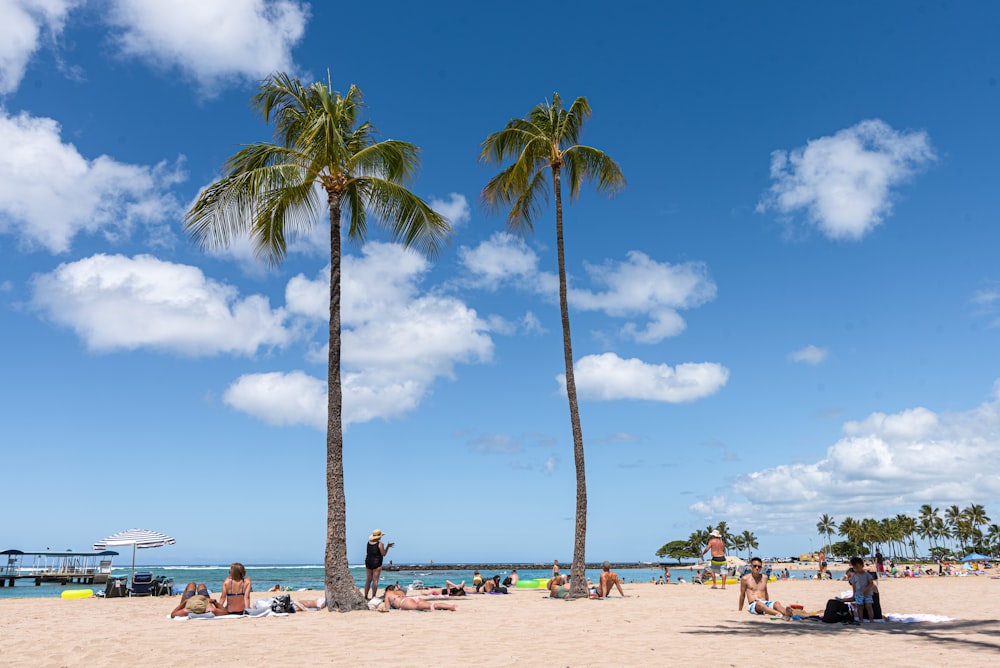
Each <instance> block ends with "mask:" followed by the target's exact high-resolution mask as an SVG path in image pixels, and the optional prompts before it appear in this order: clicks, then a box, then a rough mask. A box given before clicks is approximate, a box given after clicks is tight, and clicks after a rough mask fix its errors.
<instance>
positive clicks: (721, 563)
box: [709, 557, 726, 573]
mask: <svg viewBox="0 0 1000 668" xmlns="http://www.w3.org/2000/svg"><path fill="white" fill-rule="evenodd" d="M725 567H726V558H725V557H721V558H716V557H712V561H711V563H710V564H709V570H711V571H712V572H713V573H721V572H722V569H723V568H725Z"/></svg>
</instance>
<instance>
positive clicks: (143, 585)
mask: <svg viewBox="0 0 1000 668" xmlns="http://www.w3.org/2000/svg"><path fill="white" fill-rule="evenodd" d="M131 595H132V596H152V595H153V574H152V573H147V572H143V573H136V574H135V575H133V576H132V592H131Z"/></svg>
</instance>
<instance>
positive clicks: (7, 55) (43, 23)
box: [0, 0, 83, 95]
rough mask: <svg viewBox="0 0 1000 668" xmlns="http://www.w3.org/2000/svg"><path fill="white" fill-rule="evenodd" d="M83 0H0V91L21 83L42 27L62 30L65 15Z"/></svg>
mask: <svg viewBox="0 0 1000 668" xmlns="http://www.w3.org/2000/svg"><path fill="white" fill-rule="evenodd" d="M82 1H83V0H5V1H4V2H0V95H6V94H7V93H13V92H14V91H16V90H17V88H18V86H19V85H20V84H21V79H23V78H24V72H25V70H26V69H27V67H28V61H29V60H30V59H31V56H32V55H33V54H34V53H35V51H37V50H38V45H39V40H40V37H41V34H42V30H43V29H44V30H47V31H48V33H49V34H50V35H51V36H52V37H56V36H57V35H59V33H61V32H62V29H63V26H64V25H65V24H66V16H67V15H68V14H69V12H70V10H71V9H73V8H74V7H75V6H77V5H79V4H81V3H82Z"/></svg>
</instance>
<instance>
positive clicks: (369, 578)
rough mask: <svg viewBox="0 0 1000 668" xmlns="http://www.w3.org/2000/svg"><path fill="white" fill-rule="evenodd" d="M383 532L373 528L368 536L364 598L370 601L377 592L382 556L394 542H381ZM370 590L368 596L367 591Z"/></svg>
mask: <svg viewBox="0 0 1000 668" xmlns="http://www.w3.org/2000/svg"><path fill="white" fill-rule="evenodd" d="M384 535H385V534H384V533H382V531H381V530H379V529H375V531H372V535H370V536H368V546H367V552H366V553H365V600H366V601H370V600H371V599H372V597H374V596H375V594H377V593H378V580H379V578H380V577H381V576H382V558H383V557H384V556H385V553H386V552H388V551H389V548H390V547H392V546H393V545H395V543H389V544H388V545H386V544H384V543H383V542H382V536H384ZM369 590H371V595H370V596H369V594H368V591H369Z"/></svg>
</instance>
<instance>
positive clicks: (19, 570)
mask: <svg viewBox="0 0 1000 668" xmlns="http://www.w3.org/2000/svg"><path fill="white" fill-rule="evenodd" d="M116 556H118V553H117V552H113V551H111V550H104V551H103V552H49V551H46V552H22V551H21V550H4V551H3V552H0V587H13V586H14V585H15V584H16V583H17V581H18V580H34V582H35V586H36V587H39V586H41V585H42V583H43V582H58V583H59V584H63V585H67V584H88V585H101V584H105V583H107V581H108V577H109V576H110V575H111V562H112V558H113V557H116ZM4 557H6V560H5V559H4Z"/></svg>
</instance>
